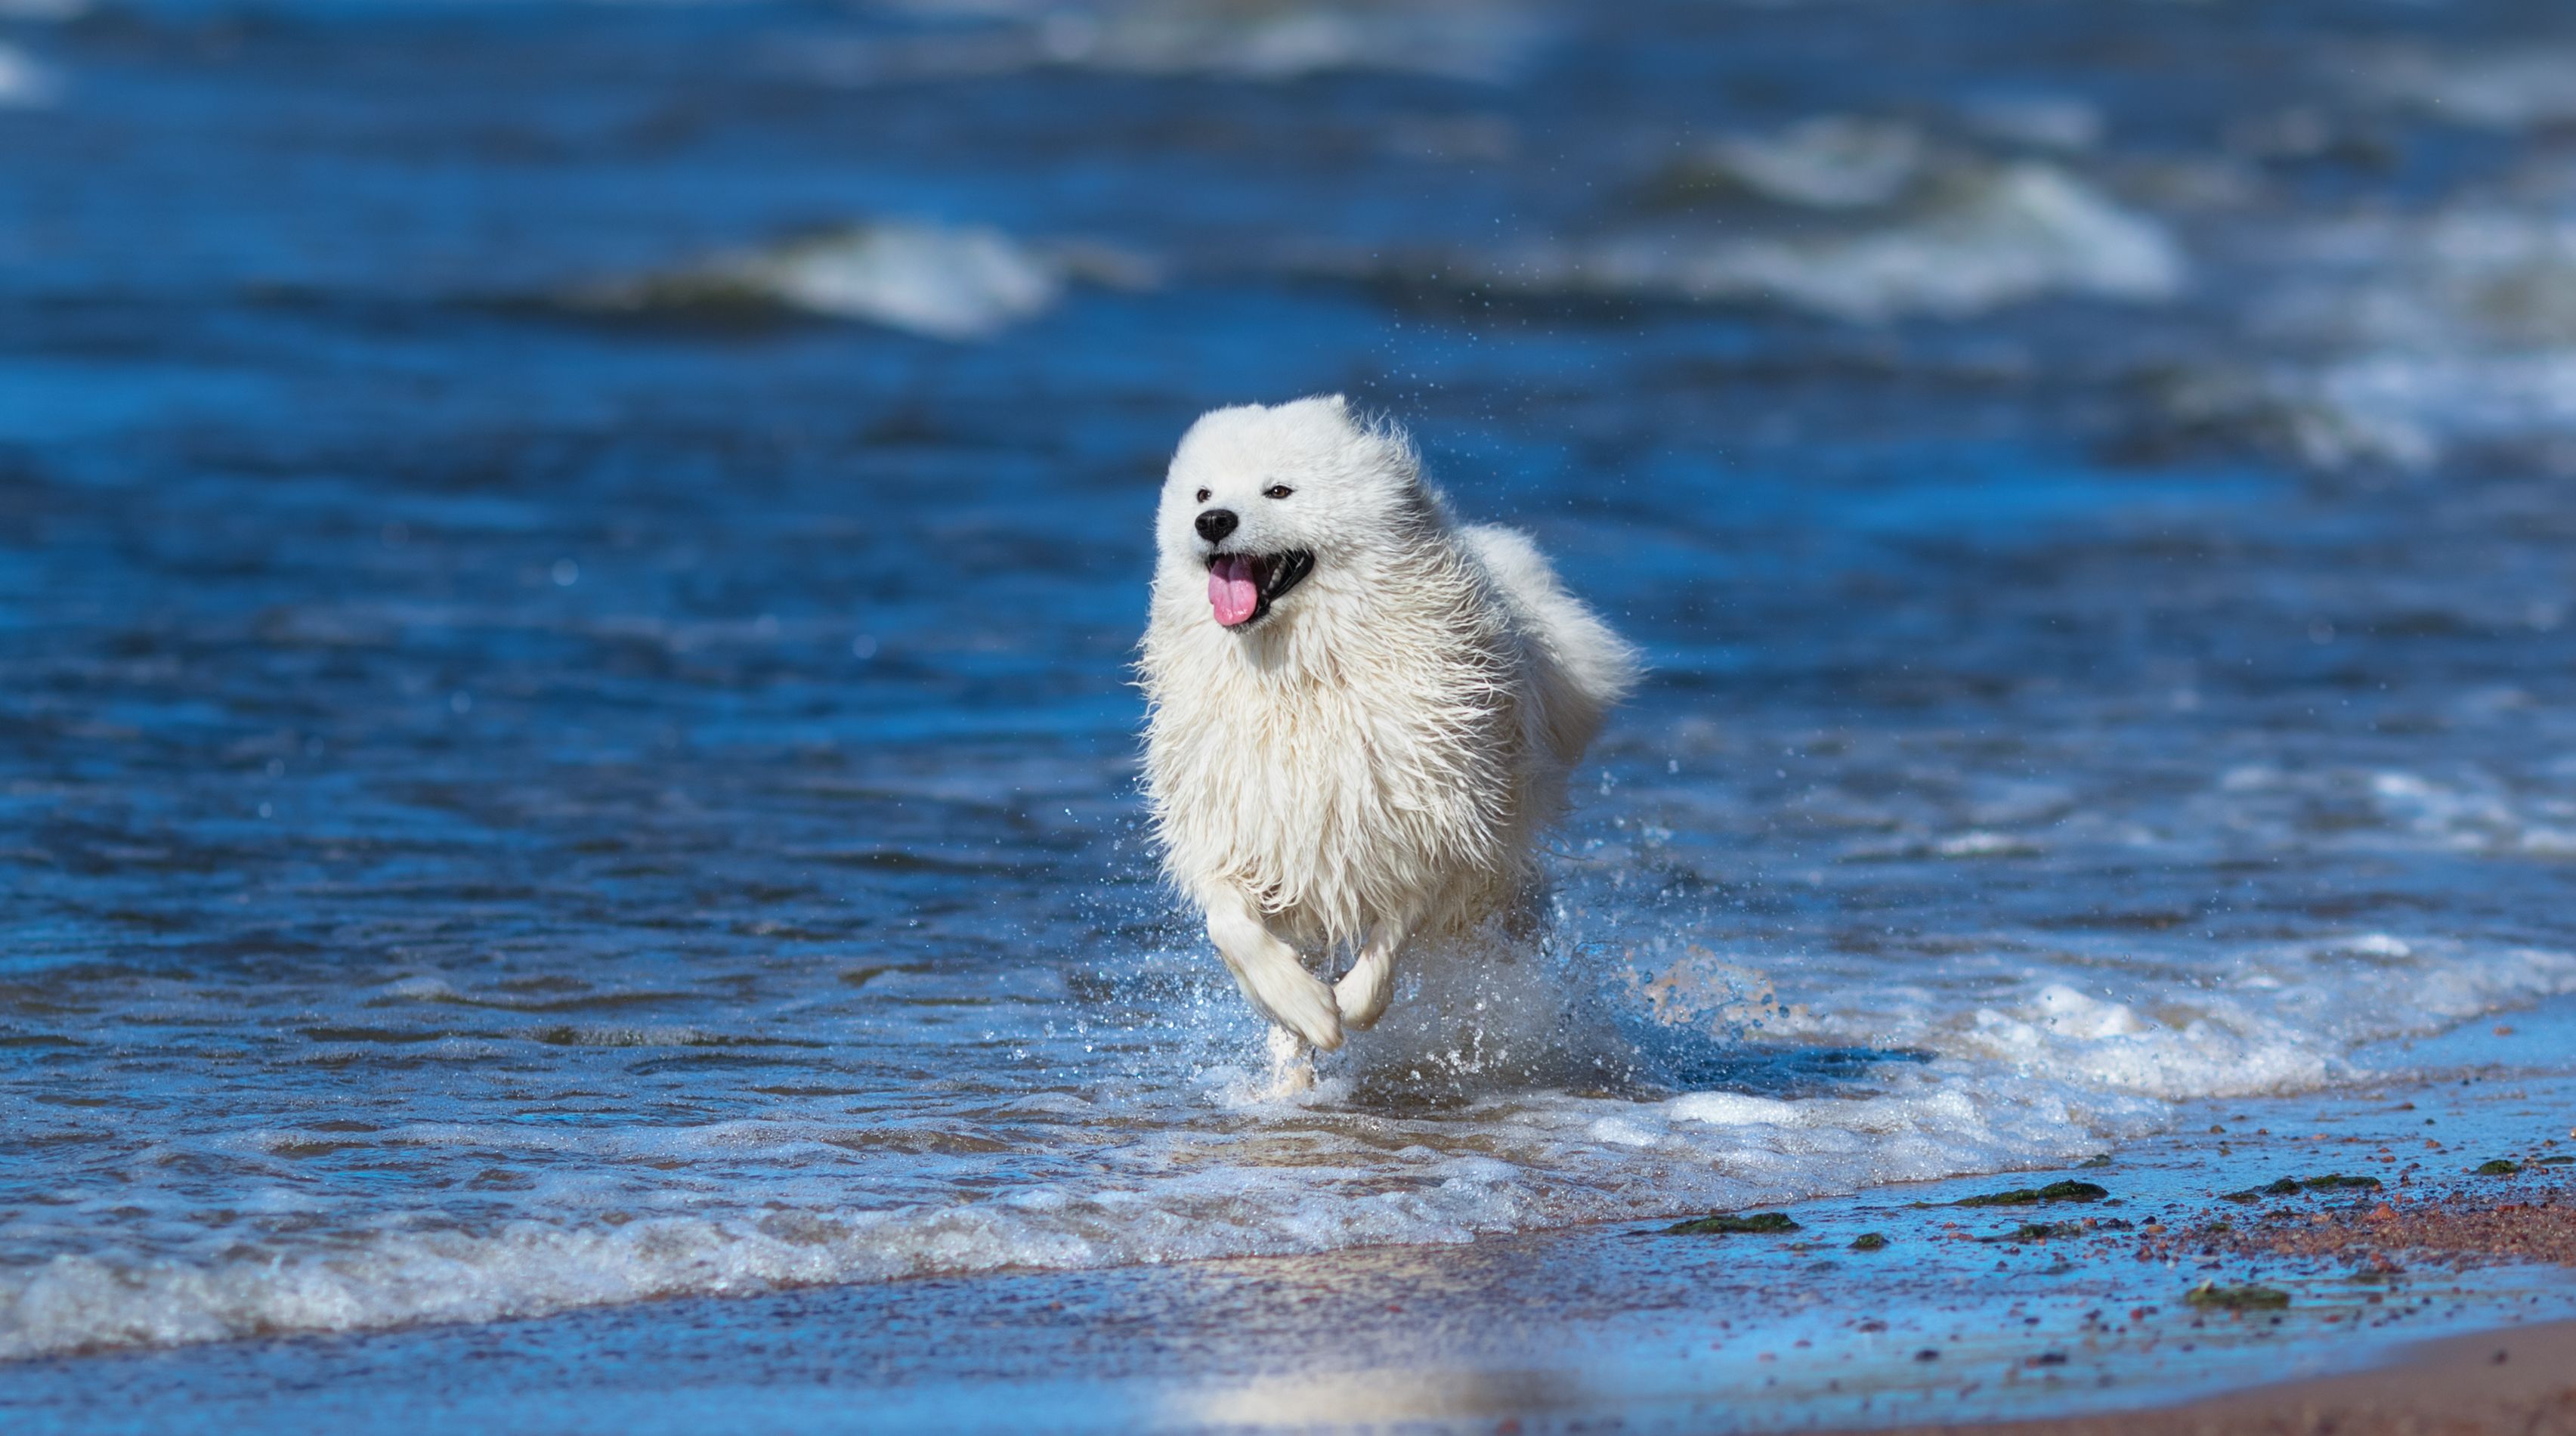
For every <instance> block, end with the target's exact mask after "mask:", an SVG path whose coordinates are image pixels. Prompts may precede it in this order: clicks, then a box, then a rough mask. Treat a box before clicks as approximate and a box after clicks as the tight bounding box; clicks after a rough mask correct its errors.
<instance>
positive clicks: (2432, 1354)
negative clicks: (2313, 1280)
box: [1911, 1167, 2576, 1436]
mask: <svg viewBox="0 0 2576 1436" xmlns="http://www.w3.org/2000/svg"><path fill="white" fill-rule="evenodd" d="M2564 1172H2565V1168H2564V1167H2555V1168H2550V1167H2532V1168H2526V1169H2525V1171H2524V1172H2518V1173H2512V1174H2507V1173H2502V1172H2495V1173H2490V1174H2489V1175H2495V1176H2508V1175H2510V1176H2526V1177H2527V1176H2532V1175H2541V1174H2546V1175H2547V1176H2548V1177H2554V1178H2556V1180H2555V1181H2553V1182H2552V1183H2551V1184H2549V1185H2546V1186H2537V1187H2535V1186H2530V1185H2522V1186H2517V1187H2516V1188H2514V1189H2511V1190H2508V1191H2507V1192H2505V1193H2502V1194H2471V1193H2465V1192H2452V1193H2448V1194H2444V1195H2440V1196H2434V1197H2430V1198H2416V1199H2412V1200H2409V1199H2407V1198H2405V1197H2403V1196H2399V1197H2394V1198H2392V1199H2390V1200H2386V1201H2378V1202H2371V1203H2368V1204H2367V1205H2364V1204H2361V1203H2355V1204H2354V1205H2352V1206H2350V1207H2347V1208H2345V1209H2342V1210H2339V1211H2328V1212H2317V1213H2312V1214H2301V1213H2296V1212H2283V1213H2279V1214H2277V1215H2276V1216H2275V1217H2274V1218H2273V1219H2270V1220H2266V1221H2262V1222H2259V1223H2257V1224H2254V1225H2251V1226H2246V1225H2242V1224H2239V1223H2236V1222H2231V1221H2229V1220H2227V1218H2225V1217H2224V1216H2221V1215H2218V1214H2217V1213H2215V1212H2213V1214H2212V1215H2211V1217H2210V1218H2209V1219H2208V1220H2207V1221H2205V1222H2203V1223H2202V1224H2200V1226H2199V1227H2197V1228H2196V1229H2193V1230H2190V1231H2186V1232H2169V1233H2167V1234H2165V1235H2162V1236H2159V1237H2155V1238H2151V1239H2149V1240H2148V1241H2146V1242H2143V1243H2141V1254H2142V1255H2144V1256H2147V1257H2149V1258H2153V1257H2157V1256H2161V1255H2164V1254H2166V1253H2168V1252H2170V1251H2172V1250H2175V1249H2178V1248H2179V1249H2193V1248H2197V1249H2198V1250H2200V1251H2203V1252H2207V1253H2213V1254H2233V1255H2236V1256H2241V1257H2248V1258H2261V1257H2288V1258H2294V1259H2307V1260H2322V1261H2328V1262H2333V1263H2338V1264H2347V1265H2349V1266H2351V1268H2352V1269H2353V1276H2354V1278H2355V1279H2361V1280H2368V1279H2371V1278H2378V1279H2383V1280H2394V1279H2396V1278H2397V1277H2398V1276H2399V1275H2400V1274H2402V1273H2405V1272H2407V1271H2408V1270H2409V1269H2410V1268H2411V1269H2416V1270H2421V1269H2423V1268H2426V1267H2439V1268H2444V1269H2449V1270H2454V1271H2456V1270H2463V1269H2473V1268H2476V1267H2479V1266H2486V1265H2494V1264H2530V1263H2549V1264H2554V1265H2557V1266H2562V1267H2576V1200H2571V1194H2576V1189H2571V1186H2570V1185H2569V1183H2568V1182H2567V1180H2566V1178H2565V1176H2564ZM1911 1429H1914V1430H1918V1431H1926V1432H1929V1431H1957V1432H1966V1431H1981V1432H1991V1433H1997V1436H2003V1433H2011V1436H2275V1433H2281V1436H2290V1433H2296V1436H2322V1433H2330V1432H2331V1433H2339V1436H2372V1433H2387V1436H2430V1433H2453V1432H2456V1433H2479V1436H2488V1433H2494V1436H2503V1433H2514V1436H2526V1433H2528V1436H2538V1433H2553V1432H2571V1431H2576V1322H2563V1321H2562V1322H2553V1323H2548V1324H2545V1325H2539V1326H2531V1327H2521V1328H2504V1329H2498V1330H2490V1331H2482V1332H2478V1333H2476V1334H2473V1335H2468V1336H2460V1337H2453V1338H2449V1339H2446V1340H2441V1341H2435V1342H2429V1343H2426V1344H2424V1345H2423V1346H2421V1347H2419V1348H2415V1349H2412V1350H2408V1351H2405V1352H2401V1353H2398V1354H2397V1356H2396V1359H2394V1360H2391V1361H2389V1362H2387V1363H2386V1364H2384V1365H2381V1366H2379V1367H2376V1368H2374V1369H2371V1370H2367V1371H2362V1372H2357V1373H2352V1374H2346V1375H2339V1376H2329V1377H2323V1378H2316V1379H2310V1380H2302V1381H2293V1382H2286V1383H2282V1384H2278V1385H2271V1386H2263V1387H2258V1388H2255V1389H2253V1390H2250V1391H2241V1392H2234V1393H2229V1394H2226V1395H2221V1396H2215V1397H2210V1398H2206V1399H2203V1400H2200V1401H2194V1402H2191V1403H2188V1404H2185V1405H2180V1406H2168V1407H2157V1408H2151V1409H2147V1410H2140V1411H2129V1412H2119V1413H2112V1414H2105V1415H2095V1416H2083V1417H2064V1418H2052V1419H2043V1420H2033V1421H2007V1422H1985V1423H1941V1424H1936V1425H1926V1426H1920V1427H1915V1428H1911Z"/></svg>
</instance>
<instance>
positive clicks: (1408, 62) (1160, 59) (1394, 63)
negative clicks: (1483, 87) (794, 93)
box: [778, 0, 1544, 85]
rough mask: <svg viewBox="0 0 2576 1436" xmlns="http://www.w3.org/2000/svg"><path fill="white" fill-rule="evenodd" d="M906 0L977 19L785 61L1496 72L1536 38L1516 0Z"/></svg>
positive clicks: (862, 68)
mask: <svg viewBox="0 0 2576 1436" xmlns="http://www.w3.org/2000/svg"><path fill="white" fill-rule="evenodd" d="M904 8H906V9H908V10H911V11H914V12H916V13H918V14H922V15H925V16H930V17H934V18H938V19H942V20H949V21H955V20H960V19H964V20H971V21H976V22H981V23H978V24H975V25H972V26H970V27H968V28H963V29H942V30H936V31H931V32H928V33H920V34H906V35H892V36H868V37H864V38H853V39H843V40H834V41H825V42H821V43H800V44H799V45H798V46H797V48H796V50H795V51H793V52H792V53H782V54H780V55H779V56H778V62H779V63H780V65H781V66H782V67H785V68H789V69H792V70H794V71H796V72H798V73H801V74H805V75H808V76H811V77H814V78H818V79H823V80H826V81H830V82H835V83H841V84H852V85H864V84H880V83H886V82H891V81H898V80H925V79H943V78H961V77H971V76H979V75H998V74H1011V73H1015V72H1018V71H1023V70H1031V69H1038V68H1042V67H1051V66H1056V67H1065V68H1073V69H1090V70H1105V71H1111V72H1116V73H1122V74H1134V75H1214V76H1220V77H1225V78H1231V79H1244V80H1260V81H1282V80H1293V79H1297V78H1299V77H1302V76H1306V75H1314V74H1322V73H1327V72H1333V71H1352V70H1377V71H1393V72H1399V73H1409V74H1419V75H1431V76H1437V77H1440V78H1445V79H1455V80H1467V81H1476V82H1482V83H1499V82H1501V81H1503V80H1506V79H1508V78H1510V77H1511V75H1513V74H1514V73H1515V72H1517V71H1518V70H1519V69H1520V68H1521V66H1522V64H1523V63H1524V62H1525V61H1526V59H1527V57H1528V55H1529V54H1530V52H1531V51H1532V50H1533V49H1534V48H1535V47H1536V46H1537V44H1538V43H1539V41H1540V40H1541V39H1542V38H1543V34H1544V31H1543V28H1542V26H1541V25H1540V23H1539V21H1538V19H1537V17H1536V16H1534V15H1533V14H1531V13H1530V12H1529V11H1528V10H1527V9H1526V8H1525V7H1523V6H1521V5H1517V4H1510V3H1496V0H1406V3H1385V4H1370V5H1354V4H1312V3H1300V4H1290V3H1278V4H1232V5H1223V6H1209V5H1201V4H1190V3H1181V0H1100V3H1090V4H1068V3H1061V0H1033V3H1026V4H1011V3H974V4H956V3H942V0H912V3H910V4H908V5H906V6H905V7H904Z"/></svg>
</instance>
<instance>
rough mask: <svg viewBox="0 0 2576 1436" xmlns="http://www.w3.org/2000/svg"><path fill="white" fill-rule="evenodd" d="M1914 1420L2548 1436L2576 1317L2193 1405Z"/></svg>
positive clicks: (2046, 1429) (2048, 1426) (2574, 1419)
mask: <svg viewBox="0 0 2576 1436" xmlns="http://www.w3.org/2000/svg"><path fill="white" fill-rule="evenodd" d="M1909 1429H1911V1430H1914V1431H1920V1432H1934V1431H1949V1432H1969V1431H1977V1432H1988V1433H1993V1434H1994V1436H2327V1433H2334V1436H2378V1433H2386V1436H2447V1433H2462V1436H2469V1433H2475V1436H2507V1433H2511V1436H2548V1433H2556V1432H2567V1431H2576V1322H2556V1323H2552V1324H2550V1325H2547V1326H2538V1327H2524V1328H2520V1329H2511V1330H2504V1331H2493V1332H2482V1333H2480V1334H2478V1335H2475V1336H2464V1337H2456V1338H2453V1339H2451V1340H2448V1341H2441V1342H2434V1343H2430V1344H2428V1345H2426V1346H2425V1347H2424V1348H2422V1349H2421V1350H2420V1351H2418V1352H2415V1353H2413V1354H2411V1355H2410V1356H2408V1357H2407V1358H2406V1359H2405V1360H2402V1361H2399V1362H2396V1363H2393V1364H2391V1365H2388V1366H2385V1367H2382V1368H2379V1369H2377V1370H2373V1371H2367V1372H2362V1373H2359V1374H2357V1375H2351V1376H2334V1377H2326V1378H2323V1379H2320V1380H2311V1381H2297V1382H2289V1383H2285V1384H2283V1385H2279V1386H2266V1387H2261V1388H2258V1389H2256V1390H2253V1391H2246V1392H2239V1393H2235V1394H2232V1395H2227V1396H2219V1397H2213V1398H2210V1399H2208V1400H2204V1401H2196V1402H2192V1403H2190V1404H2189V1405H2184V1406H2173V1407H2161V1408H2157V1409H2153V1410H2147V1411H2129V1412H2119V1413H2115V1414H2111V1415H2103V1416H2086V1417H2073V1418H2060V1419H2052V1420H2041V1421H2011V1422H1992V1423H1984V1424H1945V1425H1937V1426H1919V1427H1913V1428H1909Z"/></svg>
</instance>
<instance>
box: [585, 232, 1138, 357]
mask: <svg viewBox="0 0 2576 1436" xmlns="http://www.w3.org/2000/svg"><path fill="white" fill-rule="evenodd" d="M1151 278H1152V275H1151V270H1150V267H1148V266H1146V265H1145V264H1143V263H1142V262H1141V261H1138V260H1135V259H1133V258H1132V257H1129V256H1125V255H1122V254H1118V253H1115V252H1112V251H1108V250H1104V249H1100V248H1097V247H1084V246H1073V245H1053V246H1046V245H1032V244H1024V243H1022V242H1020V241H1018V240H1015V239H1013V238H1011V237H1010V236H1008V235H1006V234H1003V233H1002V232H1001V231H999V230H996V229H991V228H988V227H984V226H977V225H969V226H956V227H951V226H945V225H935V224H924V223H918V222H914V221H907V220H886V221H880V222H875V223H869V224H860V225H853V226H850V227H848V228H845V229H839V230H833V231H830V232H828V233H823V234H815V235H809V236H805V237H803V238H799V239H795V240H791V241H788V242H786V243H783V244H778V245H773V246H770V247H767V248H761V249H749V250H743V251H740V252H737V253H733V254H727V255H720V256H718V257H716V258H714V259H711V260H708V261H706V262H705V263H702V264H697V265H691V266H689V267H686V268H683V269H678V270H674V271H671V272H669V273H665V274H659V275H652V276H647V277H645V278H643V279H640V280H629V281H623V282H619V283H615V284H609V285H601V286H595V287H593V288H590V289H587V290H584V291H581V292H579V293H578V294H576V295H575V296H573V299H574V302H575V303H576V304H577V305H579V306H581V307H584V308H591V309H612V310H627V311H650V310H687V309H697V308H722V307H738V306H744V305H756V306H772V307H777V308H783V309H790V310H796V311H801V312H803V313H808V314H816V315H822V316H826V317H829V318H836V319H852V320H858V321H861V322H864V323H869V324H880V325H884V326H886V327H887V328H891V329H900V330H903V331H905V332H907V333H912V334H919V335H924V336H926V337H929V338H933V339H947V340H961V341H962V340H970V339H983V338H989V337H991V336H992V335H994V334H997V333H1000V332H1001V331H1002V330H1004V329H1007V328H1010V327H1011V326H1012V325H1015V324H1019V323H1022V322H1025V321H1027V320H1030V319H1035V318H1037V317H1038V316H1040V315H1042V314H1045V313H1046V312H1047V311H1048V310H1050V309H1053V308H1054V307H1055V306H1056V305H1057V304H1058V303H1059V302H1060V301H1061V300H1062V299H1063V297H1064V295H1065V292H1066V290H1067V288H1068V287H1069V286H1070V285H1071V284H1073V283H1075V282H1076V281H1078V280H1085V279H1088V280H1095V281H1099V282H1105V283H1114V284H1120V285H1129V286H1133V285H1142V284H1145V283H1149V282H1151Z"/></svg>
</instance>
